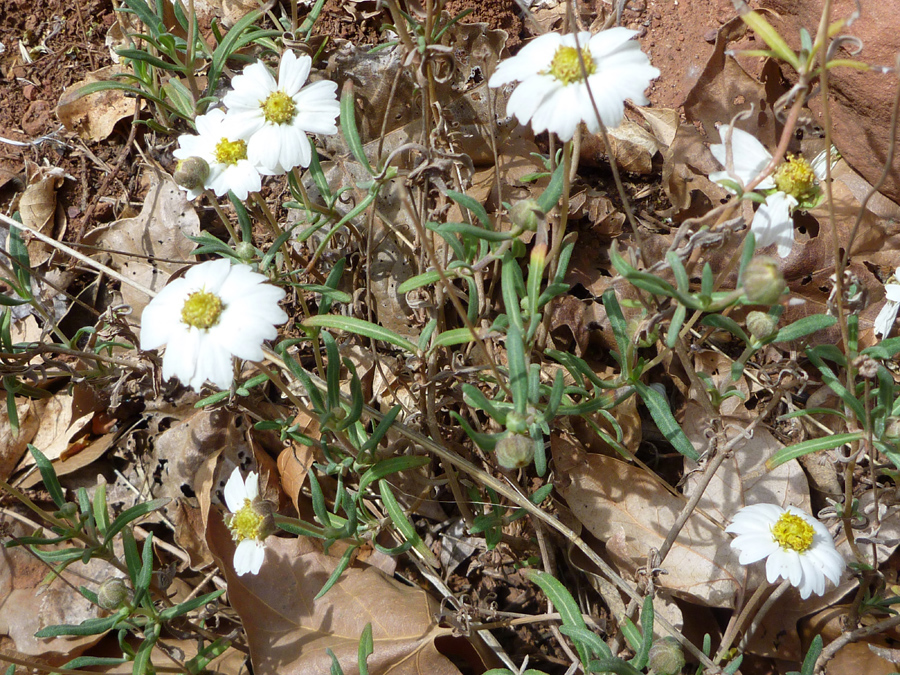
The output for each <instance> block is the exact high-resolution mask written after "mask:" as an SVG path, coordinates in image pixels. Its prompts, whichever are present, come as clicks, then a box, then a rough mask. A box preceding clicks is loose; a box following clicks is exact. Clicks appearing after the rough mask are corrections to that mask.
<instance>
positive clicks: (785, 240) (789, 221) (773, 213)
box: [750, 192, 798, 258]
mask: <svg viewBox="0 0 900 675" xmlns="http://www.w3.org/2000/svg"><path fill="white" fill-rule="evenodd" d="M797 203H798V202H797V200H796V199H794V198H793V197H792V196H791V195H789V194H786V193H784V192H775V193H773V194H771V195H769V196H768V197H766V203H765V204H762V205H761V206H760V207H759V208H758V209H757V210H756V214H755V215H754V216H753V222H752V223H751V224H750V231H751V232H753V234H754V235H756V248H766V247H767V246H771V245H772V244H777V245H778V255H780V256H781V257H782V258H786V257H787V256H788V255H790V253H791V248H792V247H793V246H794V221H793V218H792V217H791V209H793V208H794V207H795V206H797Z"/></svg>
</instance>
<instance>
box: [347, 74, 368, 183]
mask: <svg viewBox="0 0 900 675" xmlns="http://www.w3.org/2000/svg"><path fill="white" fill-rule="evenodd" d="M340 119H341V131H342V132H343V133H344V140H346V141H347V146H348V147H349V148H350V153H351V154H352V155H353V157H354V158H355V159H356V161H357V162H359V163H360V164H362V166H363V168H364V169H365V170H366V171H368V172H369V174H370V175H372V176H374V175H375V173H376V172H375V171H374V170H373V169H372V165H371V164H369V158H368V157H366V151H365V150H364V149H363V144H362V140H361V139H360V138H359V131H358V129H357V128H356V95H355V93H354V91H353V80H352V79H351V78H349V77H348V78H347V79H346V80H344V87H343V89H342V90H341V116H340Z"/></svg>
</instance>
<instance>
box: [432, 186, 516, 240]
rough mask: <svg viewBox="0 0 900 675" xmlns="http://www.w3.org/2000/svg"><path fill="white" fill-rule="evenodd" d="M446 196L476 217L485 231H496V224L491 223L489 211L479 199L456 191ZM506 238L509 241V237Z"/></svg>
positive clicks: (448, 191)
mask: <svg viewBox="0 0 900 675" xmlns="http://www.w3.org/2000/svg"><path fill="white" fill-rule="evenodd" d="M444 194H446V195H447V196H448V197H450V199H452V200H453V201H455V202H456V203H457V204H459V205H460V206H462V207H463V208H465V209H466V210H468V211H469V213H471V214H472V215H473V216H475V217H476V218H477V219H478V221H479V222H480V223H481V225H482V226H483V227H484V229H485V230H493V229H494V224H493V223H492V222H491V219H490V217H489V216H488V213H487V211H485V209H484V206H483V205H482V204H481V202H479V201H478V200H477V199H475V198H474V197H470V196H469V195H467V194H465V193H464V192H457V191H456V190H447V191H446V192H445V193H444ZM506 238H507V239H509V236H507V237H506Z"/></svg>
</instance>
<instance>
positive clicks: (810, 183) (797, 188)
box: [775, 155, 816, 201]
mask: <svg viewBox="0 0 900 675" xmlns="http://www.w3.org/2000/svg"><path fill="white" fill-rule="evenodd" d="M775 187H777V188H778V189H779V190H780V191H781V192H786V193H787V194H789V195H791V196H792V197H794V198H795V199H797V200H798V201H803V200H804V199H808V198H810V197H813V196H815V191H816V174H815V172H814V171H813V170H812V167H811V166H810V165H809V162H807V161H806V160H805V159H803V158H802V157H797V156H796V155H788V157H787V160H786V161H785V162H783V163H782V164H781V166H779V167H778V168H777V169H776V170H775Z"/></svg>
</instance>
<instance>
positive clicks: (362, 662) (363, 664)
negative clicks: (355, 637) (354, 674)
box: [357, 623, 375, 675]
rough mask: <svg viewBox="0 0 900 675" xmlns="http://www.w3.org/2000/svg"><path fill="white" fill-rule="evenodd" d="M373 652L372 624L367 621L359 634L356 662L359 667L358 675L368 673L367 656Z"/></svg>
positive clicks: (367, 674)
mask: <svg viewBox="0 0 900 675" xmlns="http://www.w3.org/2000/svg"><path fill="white" fill-rule="evenodd" d="M374 652H375V641H374V639H373V638H372V624H371V623H367V624H366V627H365V628H363V632H362V635H360V636H359V653H358V656H357V664H358V667H359V675H369V664H368V663H367V661H368V659H369V657H370V656H371V655H372V654H373V653H374Z"/></svg>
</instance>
